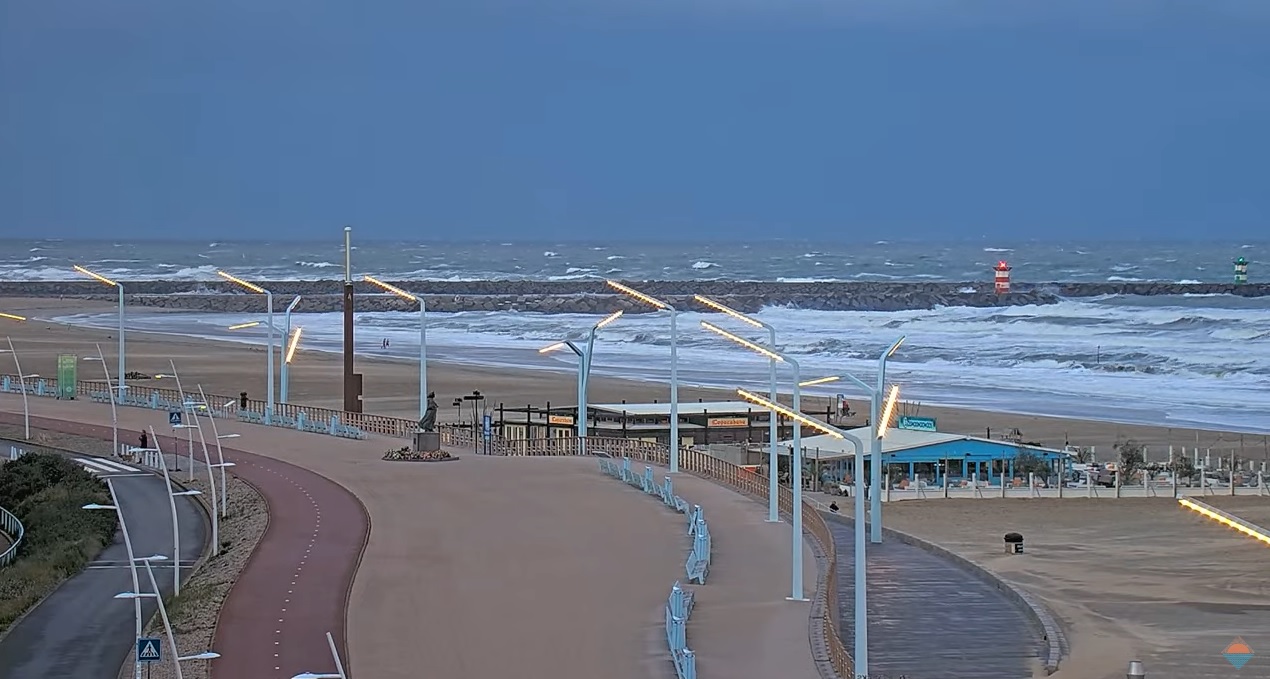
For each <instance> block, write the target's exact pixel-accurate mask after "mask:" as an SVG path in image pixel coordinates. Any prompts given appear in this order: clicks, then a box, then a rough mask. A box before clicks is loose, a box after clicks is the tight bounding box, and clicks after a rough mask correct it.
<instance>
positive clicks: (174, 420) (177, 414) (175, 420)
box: [168, 410, 181, 427]
mask: <svg viewBox="0 0 1270 679" xmlns="http://www.w3.org/2000/svg"><path fill="white" fill-rule="evenodd" d="M168 424H170V425H172V426H173V427H179V426H181V411H179V410H173V411H171V412H169V413H168Z"/></svg>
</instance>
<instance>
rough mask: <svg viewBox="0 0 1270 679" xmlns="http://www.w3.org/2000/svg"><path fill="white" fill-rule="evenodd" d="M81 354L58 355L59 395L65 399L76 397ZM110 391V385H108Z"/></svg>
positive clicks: (107, 388) (107, 389)
mask: <svg viewBox="0 0 1270 679" xmlns="http://www.w3.org/2000/svg"><path fill="white" fill-rule="evenodd" d="M78 368H79V356H76V355H75V354H58V355H57V397H58V398H59V399H63V400H68V401H69V400H71V399H74V398H75V385H76V384H77V383H78V379H79V376H78ZM106 391H110V385H109V384H107V385H106Z"/></svg>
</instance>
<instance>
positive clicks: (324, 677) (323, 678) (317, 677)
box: [291, 632, 348, 679]
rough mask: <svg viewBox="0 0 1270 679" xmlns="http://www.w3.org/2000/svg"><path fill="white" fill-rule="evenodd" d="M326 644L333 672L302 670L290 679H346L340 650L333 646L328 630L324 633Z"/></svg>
mask: <svg viewBox="0 0 1270 679" xmlns="http://www.w3.org/2000/svg"><path fill="white" fill-rule="evenodd" d="M326 645H327V646H330V647H331V659H332V660H334V661H335V674H314V673H312V672H302V673H300V674H297V675H295V676H294V677H291V679H348V675H346V674H344V663H343V662H340V652H339V650H337V649H336V648H335V637H332V636H331V633H330V632H327V633H326Z"/></svg>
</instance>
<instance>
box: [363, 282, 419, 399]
mask: <svg viewBox="0 0 1270 679" xmlns="http://www.w3.org/2000/svg"><path fill="white" fill-rule="evenodd" d="M362 279H363V280H365V281H366V282H367V283H372V284H374V285H376V286H378V287H379V288H381V289H383V290H385V291H387V292H390V293H392V294H394V295H396V296H398V297H400V298H402V299H405V300H409V301H411V302H418V303H419V419H421V420H422V419H423V416H424V414H425V413H426V412H427V410H428V304H427V302H425V301H424V300H423V295H416V294H414V293H412V292H406V291H405V290H402V289H401V288H399V287H397V286H395V285H391V284H389V283H385V282H383V281H381V280H379V279H378V278H375V277H374V276H363V277H362Z"/></svg>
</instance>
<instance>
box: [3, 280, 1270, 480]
mask: <svg viewBox="0 0 1270 679" xmlns="http://www.w3.org/2000/svg"><path fill="white" fill-rule="evenodd" d="M0 305H2V307H3V309H4V310H6V311H7V312H9V313H14V314H19V315H23V316H27V317H31V318H38V317H41V316H43V317H48V316H54V315H57V316H62V315H70V314H75V313H103V312H109V311H112V310H114V309H115V308H116V307H115V306H114V305H112V304H108V303H102V302H90V301H84V300H75V299H49V298H29V299H27V298H9V299H4V300H2V301H0ZM130 313H133V314H139V313H163V312H161V311H144V312H143V311H130ZM0 334H3V335H7V336H9V337H11V338H12V339H13V341H14V344H15V346H16V347H17V350H18V351H19V352H20V356H21V358H22V361H23V370H24V371H25V372H27V373H28V374H29V373H36V374H41V375H54V374H56V361H57V355H58V354H59V353H73V354H77V355H79V356H81V357H84V356H92V355H96V348H95V347H94V343H101V347H102V351H103V352H104V354H105V355H106V360H107V361H109V362H110V365H111V368H112V369H113V367H114V365H115V362H114V361H115V358H114V357H115V356H116V352H115V342H116V339H115V336H114V333H113V332H109V331H102V330H94V329H90V328H82V327H72V326H63V325H58V324H53V323H48V322H38V321H30V322H26V323H14V322H9V321H3V320H0ZM126 341H127V357H128V370H129V371H139V372H142V373H145V374H156V373H168V372H171V367H170V366H169V361H170V360H171V361H174V362H175V363H176V367H177V371H178V372H179V374H180V376H181V379H182V382H183V384H184V386H185V387H186V388H187V389H191V390H193V389H195V388H196V386H197V385H199V384H201V385H202V386H203V388H204V389H205V390H206V391H207V392H208V393H209V394H221V395H228V396H234V395H237V394H238V393H239V392H242V391H246V392H248V393H249V394H250V395H251V396H252V397H253V398H264V396H265V391H266V380H265V370H264V366H265V351H264V348H263V347H255V346H249V345H245V344H241V343H236V342H220V341H212V340H205V339H193V338H187V337H180V336H175V335H159V334H145V333H139V332H129V333H128V336H127V338H126ZM375 341H376V339H375V338H363V339H360V340H359V342H367V343H374V342H375ZM7 360H8V359H7V358H4V357H0V372H9V373H12V372H14V371H13V369H12V367H11V366H10V365H8V364H7ZM417 366H418V363H417V362H410V361H399V360H387V359H379V358H365V357H361V356H358V357H357V370H358V371H359V372H361V373H363V374H364V376H365V377H364V378H363V379H364V384H365V395H364V403H365V410H366V412H368V413H378V414H383V415H391V416H395V417H407V418H415V417H418V412H419V405H418V403H419V398H418V373H417V370H418V368H417ZM79 375H80V379H99V378H101V377H102V374H101V372H100V367H99V364H98V363H96V362H84V363H81V364H80V368H79ZM341 375H342V363H341V358H340V356H339V355H336V354H330V353H324V352H317V351H305V350H304V349H303V348H301V349H300V350H299V351H298V352H297V354H296V357H295V360H294V362H293V364H292V367H291V386H290V391H291V397H290V400H291V401H292V402H294V403H301V404H307V405H315V406H321V407H326V408H336V409H338V408H340V407H341V398H342V397H341V387H340V385H341V379H342V378H341ZM428 385H429V389H430V390H431V391H434V392H436V394H437V397H436V400H437V403H438V404H439V405H440V406H441V408H440V411H439V412H438V416H439V419H440V420H442V421H453V420H454V419H456V418H457V417H459V414H458V413H457V412H456V410H455V409H454V408H453V407H452V406H450V403H451V402H452V400H453V398H455V397H458V396H462V395H465V394H470V393H472V391H473V390H478V391H480V392H481V393H482V394H484V395H485V396H486V398H487V403H488V404H489V405H491V406H494V407H497V405H498V404H499V403H504V404H506V405H507V406H509V407H510V406H519V407H524V406H526V405H530V404H532V405H534V406H536V407H541V406H542V405H544V404H545V403H547V402H550V403H551V404H552V405H566V406H567V405H574V404H575V403H576V401H577V396H576V391H575V390H576V387H575V382H574V379H573V375H572V373H557V372H547V371H541V370H522V371H515V370H506V369H501V368H500V369H491V368H480V367H473V366H466V365H448V364H444V363H439V362H429V364H428ZM589 389H590V392H589V393H590V400H591V401H592V402H594V403H616V402H621V401H623V400H625V401H626V402H628V403H636V402H647V401H652V400H658V401H662V402H665V401H666V400H668V398H669V389H668V387H667V386H666V385H660V384H652V383H647V382H638V381H631V380H619V379H609V378H602V377H598V376H597V377H595V378H593V380H592V383H591V385H590V387H589ZM699 399H700V400H735V394H733V393H732V392H726V391H720V390H715V389H700V388H692V387H683V388H681V390H680V400H681V401H695V400H699ZM803 403H804V408H805V409H806V410H808V411H814V410H816V409H822V410H823V409H824V408H827V407H829V406H830V405H831V404H830V401H829V399H824V398H815V397H805V398H804V400H803ZM921 414H922V415H923V416H931V417H936V418H938V420H939V424H940V429H941V430H943V431H949V432H958V433H965V434H972V435H977V436H983V435H985V433H986V432H987V431H988V430H989V429H990V430H991V431H992V433H993V436H994V437H995V436H997V435H998V434H1000V433H1004V432H1006V431H1009V430H1012V429H1015V428H1017V429H1019V430H1020V431H1021V433H1022V435H1023V440H1025V441H1035V442H1038V443H1040V444H1042V445H1045V446H1049V447H1056V448H1062V447H1063V446H1064V445H1065V444H1068V443H1070V444H1071V445H1079V446H1095V447H1096V448H1097V449H1098V451H1099V457H1100V459H1110V456H1111V455H1112V452H1111V446H1112V445H1114V444H1115V443H1117V442H1119V441H1124V440H1126V439H1133V440H1135V441H1138V442H1140V443H1144V444H1146V445H1147V446H1148V458H1149V459H1163V458H1167V455H1168V446H1170V445H1173V446H1178V447H1181V446H1187V447H1192V446H1196V445H1198V446H1200V447H1201V448H1212V449H1213V450H1214V453H1216V451H1222V454H1223V455H1228V454H1229V452H1230V451H1234V452H1235V453H1236V454H1237V455H1240V456H1241V457H1243V458H1245V459H1253V460H1270V437H1267V436H1259V435H1251V434H1239V433H1231V432H1220V431H1210V430H1196V429H1184V428H1171V427H1148V426H1139V425H1128V424H1117V423H1111V422H1097V421H1084V420H1073V419H1064V418H1052V417H1035V416H1029V415H1016V414H1011V413H991V412H985V411H978V410H968V409H956V408H938V407H933V406H927V405H922V406H921ZM465 419H470V415H468V416H465Z"/></svg>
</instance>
